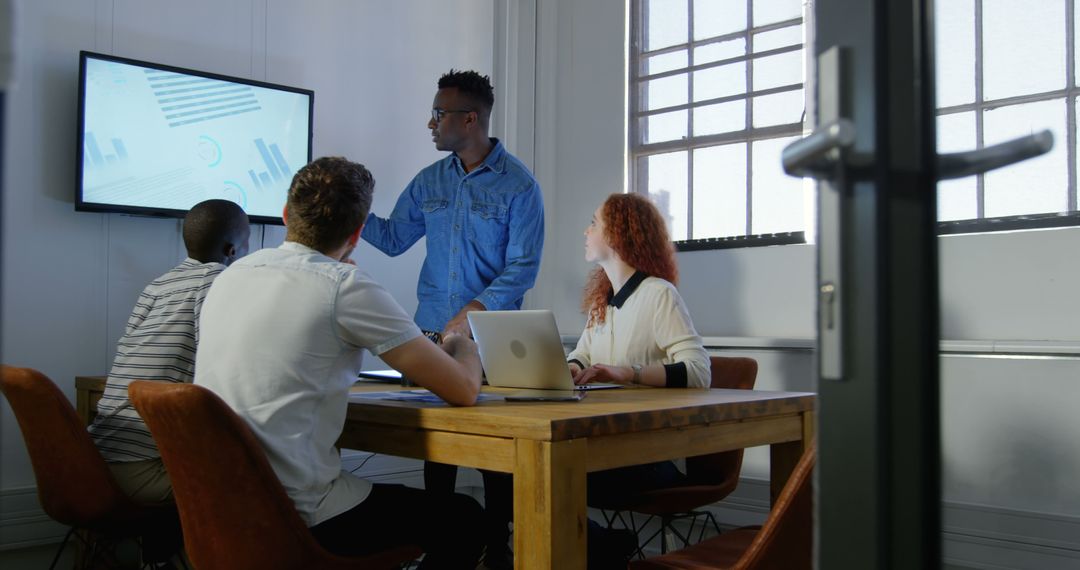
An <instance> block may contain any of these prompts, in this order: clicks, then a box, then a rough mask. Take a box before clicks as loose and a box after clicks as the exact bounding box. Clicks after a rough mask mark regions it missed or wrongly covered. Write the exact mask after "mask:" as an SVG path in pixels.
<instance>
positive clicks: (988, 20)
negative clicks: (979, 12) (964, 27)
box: [983, 0, 1065, 99]
mask: <svg viewBox="0 0 1080 570" xmlns="http://www.w3.org/2000/svg"><path fill="white" fill-rule="evenodd" d="M983 46H984V50H983V54H984V55H983V59H984V62H983V70H984V71H983V76H984V78H985V89H984V92H985V94H986V99H1000V98H1002V97H1010V96H1013V95H1023V94H1027V93H1039V92H1043V91H1052V90H1054V89H1061V88H1062V87H1064V86H1065V0H1029V1H1027V2H1007V1H1001V0H999V1H996V2H983Z"/></svg>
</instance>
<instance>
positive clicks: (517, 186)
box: [361, 70, 544, 340]
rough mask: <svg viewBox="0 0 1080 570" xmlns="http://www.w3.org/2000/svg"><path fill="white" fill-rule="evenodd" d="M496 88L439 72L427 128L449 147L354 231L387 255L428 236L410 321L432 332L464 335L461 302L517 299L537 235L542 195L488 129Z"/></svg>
mask: <svg viewBox="0 0 1080 570" xmlns="http://www.w3.org/2000/svg"><path fill="white" fill-rule="evenodd" d="M494 103H495V95H494V92H493V90H492V88H491V83H490V82H489V81H488V78H487V76H482V75H480V74H478V73H476V72H475V71H453V70H451V71H450V73H447V74H446V75H443V76H442V77H441V78H440V79H439V90H438V92H437V93H436V94H435V101H434V103H433V104H432V109H431V119H430V120H429V121H428V128H429V129H431V138H432V140H433V141H435V148H437V149H439V150H448V151H450V152H451V153H450V155H449V156H447V157H446V158H444V159H442V160H440V161H438V162H436V163H434V164H432V165H431V166H428V167H427V168H425V169H423V170H421V171H420V173H419V174H417V175H416V177H415V178H413V180H412V182H410V183H409V185H408V187H406V188H405V191H404V192H402V193H401V196H400V197H399V198H398V201H397V204H396V205H395V206H394V210H393V211H392V212H390V216H389V217H388V218H380V217H378V216H376V215H375V214H370V215H368V218H367V223H366V224H365V225H364V231H363V233H362V234H361V235H362V237H363V238H364V240H365V241H367V242H368V243H370V244H371V245H373V246H375V247H377V248H378V249H379V250H381V251H382V252H383V253H385V254H387V255H391V256H395V255H400V254H401V253H404V252H405V251H406V250H407V249H409V248H410V247H412V245H413V244H414V243H416V242H417V240H419V239H420V238H421V237H423V236H425V235H426V236H427V238H428V239H427V257H426V258H425V259H424V265H423V267H422V268H421V270H420V282H419V283H418V284H417V286H416V296H417V298H418V300H419V306H418V307H417V309H416V317H415V318H416V324H417V325H419V326H420V328H421V329H422V330H424V331H425V333H427V334H428V336H430V337H432V338H433V340H438V337H439V336H440V335H442V334H447V333H455V334H465V335H468V334H469V333H470V331H469V322H468V320H467V319H466V316H465V315H466V313H468V312H469V311H483V310H501V309H518V308H521V301H522V298H523V297H524V296H525V291H527V290H529V289H530V288H532V286H533V284H534V283H535V282H536V273H537V270H538V269H539V268H540V253H541V250H542V249H543V245H544V201H543V197H542V195H541V194H540V185H539V184H537V183H536V179H535V178H533V175H532V173H531V172H529V169H528V168H526V167H525V165H524V164H522V163H521V161H520V160H518V159H517V158H515V157H514V156H513V155H511V154H510V153H509V152H507V151H506V149H505V148H504V147H503V144H502V142H500V141H499V140H498V139H494V138H489V137H488V121H489V119H490V117H491V107H492V105H493V104H494Z"/></svg>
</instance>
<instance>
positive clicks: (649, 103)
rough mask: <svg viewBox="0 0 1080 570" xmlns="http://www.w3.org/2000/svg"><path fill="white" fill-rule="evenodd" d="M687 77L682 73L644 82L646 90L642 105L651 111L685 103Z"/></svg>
mask: <svg viewBox="0 0 1080 570" xmlns="http://www.w3.org/2000/svg"><path fill="white" fill-rule="evenodd" d="M686 78H687V75H686V74H685V73H681V74H679V75H672V76H669V77H661V78H660V79H652V80H650V81H645V82H643V85H644V89H645V92H644V93H643V99H644V100H643V101H642V102H641V103H642V107H643V108H644V109H645V110H647V111H651V110H653V109H662V108H664V107H672V106H675V105H685V104H686V92H687V86H686V81H687V79H686Z"/></svg>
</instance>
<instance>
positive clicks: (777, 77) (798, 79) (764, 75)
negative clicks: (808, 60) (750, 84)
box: [754, 49, 803, 91]
mask: <svg viewBox="0 0 1080 570" xmlns="http://www.w3.org/2000/svg"><path fill="white" fill-rule="evenodd" d="M802 80H803V52H802V50H801V49H800V50H798V51H792V52H788V53H782V54H779V55H771V56H769V57H763V58H761V59H755V60H754V90H755V91H760V90H762V89H769V88H770V87H780V86H782V85H791V84H793V83H802Z"/></svg>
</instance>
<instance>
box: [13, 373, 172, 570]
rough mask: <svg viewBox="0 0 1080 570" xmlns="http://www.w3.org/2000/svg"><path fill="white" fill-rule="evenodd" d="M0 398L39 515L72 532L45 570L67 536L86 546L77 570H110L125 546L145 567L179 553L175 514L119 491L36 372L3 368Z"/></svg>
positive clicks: (62, 401)
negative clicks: (32, 483) (30, 471)
mask: <svg viewBox="0 0 1080 570" xmlns="http://www.w3.org/2000/svg"><path fill="white" fill-rule="evenodd" d="M0 391H2V392H3V393H4V396H5V397H6V398H7V400H8V403H9V404H11V409H12V410H13V411H14V412H15V418H16V419H17V420H18V422H19V428H20V429H21V430H22V434H23V440H24V441H25V442H26V450H27V452H28V453H29V455H30V464H31V465H32V466H33V468H34V479H35V480H36V482H37V492H38V499H39V500H40V501H41V507H42V509H44V510H45V513H46V514H47V515H49V517H50V518H52V519H53V520H55V521H57V522H59V523H61V524H64V525H67V526H70V527H71V530H69V531H68V533H67V536H65V537H64V541H63V542H62V543H61V544H60V548H59V550H57V551H56V555H55V557H54V558H53V562H52V565H51V566H49V568H53V567H55V566H56V563H57V561H59V559H60V554H61V553H62V552H63V550H64V547H65V546H66V545H67V543H68V541H69V539H70V538H71V536H72V535H73V534H74V536H75V537H77V538H78V539H79V540H81V541H83V542H84V543H85V546H86V548H87V551H86V552H85V553H84V560H82V562H83V563H84V564H85V566H86V567H91V568H92V567H95V564H96V563H98V562H102V563H104V564H107V565H110V566H116V565H117V564H118V563H117V561H116V560H115V557H114V555H113V553H112V552H111V548H112V547H114V546H115V545H116V543H117V542H118V541H120V540H123V539H127V538H132V539H136V540H137V542H138V543H139V545H140V550H141V552H140V557H141V559H142V560H143V561H144V562H147V563H149V562H163V561H166V560H168V559H169V558H171V557H172V555H173V554H175V553H176V552H178V550H179V548H180V544H181V538H180V523H179V520H178V518H177V514H176V509H175V508H173V507H144V506H140V505H138V504H136V503H135V502H134V501H132V500H131V499H130V498H129V497H128V496H127V495H125V494H124V492H123V491H121V490H120V487H119V486H117V484H116V481H115V480H114V479H113V476H112V472H110V471H109V468H108V466H106V464H105V460H104V459H103V458H102V457H101V454H100V453H99V452H98V450H97V447H95V446H94V442H93V440H91V439H90V435H89V434H88V433H87V432H86V426H84V425H83V424H82V422H80V421H79V418H78V416H77V415H76V413H75V408H74V407H72V405H71V402H70V401H69V400H68V399H67V397H66V396H64V393H63V392H61V391H60V388H58V387H57V386H56V384H54V383H53V382H52V380H49V378H48V377H46V376H45V375H44V374H42V373H41V372H38V371H37V370H33V369H30V368H16V367H12V366H3V367H2V368H0ZM76 530H80V531H86V532H78V533H76V532H75V531H76ZM84 535H85V536H84Z"/></svg>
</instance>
